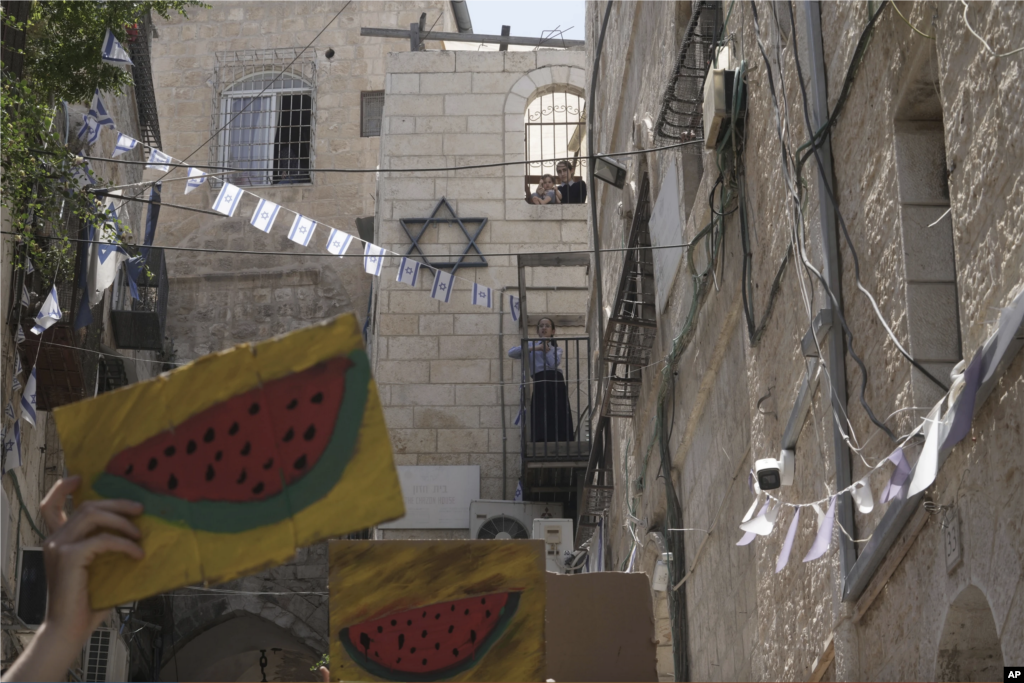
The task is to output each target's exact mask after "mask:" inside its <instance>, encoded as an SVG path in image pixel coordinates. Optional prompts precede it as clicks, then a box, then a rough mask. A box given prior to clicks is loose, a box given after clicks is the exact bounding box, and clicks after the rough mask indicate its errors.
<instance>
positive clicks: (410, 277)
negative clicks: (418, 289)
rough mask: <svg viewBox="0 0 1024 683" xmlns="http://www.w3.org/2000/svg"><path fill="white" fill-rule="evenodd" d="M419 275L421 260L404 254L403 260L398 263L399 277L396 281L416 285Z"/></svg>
mask: <svg viewBox="0 0 1024 683" xmlns="http://www.w3.org/2000/svg"><path fill="white" fill-rule="evenodd" d="M419 277H420V262H419V261H414V260H412V259H411V258H406V257H404V256H403V257H402V262H401V263H400V264H398V277H397V278H395V279H396V281H398V282H402V283H405V284H407V285H409V286H411V287H415V286H416V281H417V280H418V279H419Z"/></svg>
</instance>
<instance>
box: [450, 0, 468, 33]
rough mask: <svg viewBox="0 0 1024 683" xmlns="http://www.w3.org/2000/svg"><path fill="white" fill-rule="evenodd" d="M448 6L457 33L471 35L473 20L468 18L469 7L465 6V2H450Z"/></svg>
mask: <svg viewBox="0 0 1024 683" xmlns="http://www.w3.org/2000/svg"><path fill="white" fill-rule="evenodd" d="M449 4H450V5H451V8H452V15H453V16H454V17H455V25H456V26H457V27H458V29H459V33H472V32H473V20H472V19H470V18H469V7H467V6H466V0H451V2H450V3H449Z"/></svg>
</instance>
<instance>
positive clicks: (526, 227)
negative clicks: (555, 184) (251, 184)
mask: <svg viewBox="0 0 1024 683" xmlns="http://www.w3.org/2000/svg"><path fill="white" fill-rule="evenodd" d="M583 66H584V53H583V52H581V51H567V50H538V51H535V52H504V53H502V52H492V53H477V52H462V51H455V52H419V53H409V52H395V53H392V54H390V55H388V62H387V78H386V81H385V89H386V96H385V106H384V122H383V135H382V143H381V154H380V167H381V168H382V169H396V170H403V171H405V170H409V171H411V172H402V173H387V172H382V173H381V174H380V180H379V182H378V189H379V193H378V203H377V225H376V230H377V236H378V237H377V239H378V243H379V244H381V245H382V246H384V247H386V248H388V249H390V250H393V251H395V252H398V253H401V254H405V253H406V252H407V251H408V250H409V248H410V246H411V241H410V239H409V237H408V236H407V234H406V233H405V231H404V230H403V229H402V227H401V223H400V220H401V219H416V218H423V217H427V216H430V215H431V212H432V211H433V210H434V208H435V206H436V205H437V203H438V201H439V200H440V199H441V198H442V197H444V198H446V199H447V200H448V201H449V202H450V203H451V206H452V207H453V208H454V209H455V211H456V213H457V214H458V215H459V216H460V217H462V218H487V224H486V226H485V227H484V228H483V230H482V232H481V233H480V236H479V238H478V239H477V240H476V244H477V246H478V247H479V248H480V250H481V251H482V252H483V253H484V255H485V257H486V260H487V267H486V268H460V269H459V270H458V271H457V277H458V278H461V279H459V280H457V281H456V282H457V284H456V286H455V289H454V291H453V294H452V298H451V302H450V303H448V304H444V303H440V302H438V301H435V300H433V299H431V298H430V296H429V291H430V286H431V284H432V281H433V274H432V273H431V272H430V271H428V270H422V271H421V272H420V282H419V284H417V286H416V287H409V286H407V285H404V284H399V283H397V282H395V278H396V273H397V263H390V262H388V263H386V264H385V267H384V271H383V274H382V275H381V277H380V279H379V280H378V281H375V283H374V287H375V295H374V297H375V303H374V305H375V318H374V335H375V338H374V345H373V361H374V367H375V372H376V376H377V381H378V383H379V386H380V390H381V400H382V402H383V404H384V411H385V417H386V419H387V423H388V427H389V429H390V431H391V437H392V443H393V445H394V448H395V454H396V455H395V460H396V463H398V464H399V465H480V467H481V482H480V495H481V497H482V498H491V499H500V498H509V499H511V498H512V496H513V494H514V493H515V489H516V482H517V480H518V478H519V473H520V464H519V432H518V430H517V429H516V428H514V427H512V421H513V420H514V418H515V416H516V413H517V412H518V406H519V388H518V382H519V366H518V362H516V363H515V364H514V363H513V362H512V361H511V360H510V359H508V358H507V356H506V351H507V350H508V348H510V347H511V346H514V345H517V344H518V343H519V342H518V339H519V332H518V329H517V327H516V326H515V325H514V324H513V323H512V320H511V317H510V316H509V313H508V299H507V296H499V295H500V294H501V293H502V292H503V291H505V290H507V293H513V292H516V288H517V287H518V273H517V267H516V255H517V254H519V253H523V252H549V251H565V250H579V249H586V248H587V245H588V233H587V231H586V212H587V210H588V207H587V206H585V205H562V206H533V205H530V204H527V203H526V202H525V201H524V180H523V178H524V170H523V166H521V165H512V166H504V167H502V166H495V167H491V168H479V169H472V170H460V171H422V170H419V169H425V168H444V167H451V166H466V165H475V164H500V163H501V162H507V161H523V160H524V159H525V130H526V129H525V122H524V114H525V111H526V106H527V104H528V102H529V101H531V100H532V99H533V98H535V97H537V96H539V95H540V94H542V93H545V92H551V91H552V90H554V89H564V90H566V91H569V92H574V93H582V89H583V87H584V69H583ZM441 211H442V214H441V215H448V214H446V213H444V211H445V210H444V208H443V207H442V209H441ZM420 225H421V223H413V224H411V225H410V228H414V232H413V234H414V235H415V234H417V233H418V231H419V226H420ZM478 225H479V223H478V222H472V223H470V224H469V226H468V227H470V228H471V234H473V233H475V231H476V227H477V226H478ZM420 244H421V246H422V248H423V251H425V252H426V253H427V254H428V255H429V258H432V259H435V260H438V259H439V258H441V260H449V259H450V258H452V257H451V256H449V255H452V254H456V255H457V254H459V253H461V252H462V251H463V249H464V248H465V247H466V244H467V240H466V237H465V236H464V235H463V234H462V232H461V231H460V230H459V229H458V228H457V227H455V226H454V225H446V226H442V227H440V228H437V227H432V228H430V229H429V230H428V231H427V232H426V233H425V234H424V236H423V238H422V240H421V241H420ZM470 253H471V254H474V255H475V252H472V251H471V252H470ZM474 281H477V282H479V283H480V284H483V285H486V286H488V287H491V288H492V289H494V292H495V307H494V309H493V310H491V311H488V310H487V309H485V308H480V307H477V306H472V305H471V303H470V299H471V287H472V283H473V282H474ZM527 284H528V285H529V286H530V287H536V288H537V289H531V290H530V293H529V297H528V298H529V313H530V314H531V315H533V314H535V313H544V312H548V313H566V314H585V312H586V302H587V294H586V291H585V290H583V289H581V288H583V287H585V286H586V284H587V275H586V273H585V272H583V271H582V270H580V271H578V272H567V269H535V270H534V272H531V273H529V274H528V281H527ZM556 287H559V288H560V289H556ZM572 287H576V288H577V289H572ZM567 288H568V289H567ZM499 299H500V300H501V301H500V305H499ZM579 332H582V328H580V329H576V330H573V329H559V330H558V333H559V334H573V333H579ZM502 383H504V384H502ZM502 391H503V392H504V394H503V395H504V400H505V409H504V410H505V413H504V421H505V424H506V425H507V427H508V428H507V429H505V430H503V429H502V413H501V411H502V403H501V399H502V393H501V392H502ZM506 438H507V444H503V439H506ZM503 445H504V446H505V449H506V450H505V451H504V458H503ZM503 459H504V462H505V464H504V470H503V466H502V461H503ZM386 533H387V534H388V537H395V536H396V535H401V536H403V537H406V536H408V535H409V534H408V533H407V532H399V531H388V532H386ZM424 534H426V535H427V536H433V537H437V536H438V535H439V534H438V533H437V532H431V531H427V532H423V533H419V534H418V536H423V535H424Z"/></svg>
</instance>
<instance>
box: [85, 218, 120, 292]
mask: <svg viewBox="0 0 1024 683" xmlns="http://www.w3.org/2000/svg"><path fill="white" fill-rule="evenodd" d="M107 225H110V224H109V223H108V224H107ZM108 232H109V231H108V230H103V229H101V230H98V231H97V232H96V234H95V235H94V236H95V238H96V240H97V242H96V243H94V244H92V245H90V247H89V253H90V258H89V273H88V275H87V277H86V284H87V286H88V287H89V307H90V308H91V307H93V306H96V305H97V304H99V303H100V302H101V301H103V292H105V291H107V288H108V287H110V285H112V284H114V280H116V279H117V269H118V268H120V267H121V263H122V262H123V261H125V260H126V259H127V258H128V255H127V254H126V253H125V252H124V249H122V248H121V247H119V246H118V245H116V244H111V242H110V238H109V237H108V236H107V234H106V233H108Z"/></svg>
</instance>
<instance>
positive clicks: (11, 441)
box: [3, 421, 21, 540]
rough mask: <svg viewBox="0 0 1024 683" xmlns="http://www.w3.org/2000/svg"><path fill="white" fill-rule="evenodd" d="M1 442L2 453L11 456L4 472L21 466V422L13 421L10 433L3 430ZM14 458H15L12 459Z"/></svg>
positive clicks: (5, 463) (6, 462)
mask: <svg viewBox="0 0 1024 683" xmlns="http://www.w3.org/2000/svg"><path fill="white" fill-rule="evenodd" d="M3 444H4V454H6V455H9V456H11V459H8V460H5V461H4V472H6V471H7V470H13V469H14V468H15V467H21V424H20V423H19V422H17V421H15V423H14V426H13V427H12V428H11V433H10V434H8V433H6V432H4V437H3ZM14 458H17V460H16V461H14V460H13V459H14ZM5 540H6V539H5Z"/></svg>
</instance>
